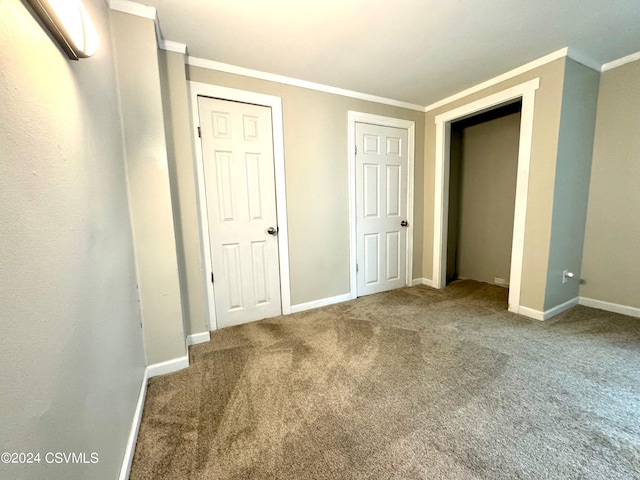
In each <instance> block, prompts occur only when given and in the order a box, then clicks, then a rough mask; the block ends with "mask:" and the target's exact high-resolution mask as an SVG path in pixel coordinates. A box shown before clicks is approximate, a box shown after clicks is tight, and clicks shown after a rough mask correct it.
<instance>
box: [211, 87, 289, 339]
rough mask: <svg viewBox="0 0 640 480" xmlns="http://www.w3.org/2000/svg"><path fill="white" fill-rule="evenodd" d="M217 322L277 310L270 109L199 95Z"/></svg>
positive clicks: (241, 320) (245, 319)
mask: <svg viewBox="0 0 640 480" xmlns="http://www.w3.org/2000/svg"><path fill="white" fill-rule="evenodd" d="M198 109H199V115H200V126H201V134H202V152H203V161H204V174H205V175H204V176H205V190H206V197H207V218H208V221H209V234H210V243H211V245H210V247H211V259H212V265H213V273H214V275H215V282H214V297H215V305H216V319H217V325H218V327H219V328H220V327H226V326H231V325H237V324H240V323H245V322H250V321H253V320H260V319H262V318H267V317H273V316H276V315H280V314H281V313H282V306H281V297H280V270H279V258H278V238H277V234H278V226H277V217H276V201H275V178H274V163H273V133H272V123H271V109H270V108H269V107H263V106H258V105H250V104H246V103H239V102H232V101H227V100H218V99H212V98H207V97H199V98H198Z"/></svg>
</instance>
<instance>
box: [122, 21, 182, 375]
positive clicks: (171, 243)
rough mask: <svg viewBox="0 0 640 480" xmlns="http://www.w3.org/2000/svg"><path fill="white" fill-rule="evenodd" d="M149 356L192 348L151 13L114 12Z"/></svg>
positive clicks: (150, 359) (155, 359)
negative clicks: (186, 332)
mask: <svg viewBox="0 0 640 480" xmlns="http://www.w3.org/2000/svg"><path fill="white" fill-rule="evenodd" d="M111 24H112V30H113V43H114V49H115V59H116V69H117V72H118V80H119V89H120V90H119V91H120V100H121V105H122V121H123V125H124V142H125V151H126V164H127V174H128V177H127V178H128V183H129V196H130V208H131V219H132V225H133V237H134V243H135V249H136V263H137V267H138V279H139V280H138V281H139V283H140V285H139V289H140V302H141V305H142V323H143V326H144V338H145V346H146V352H147V363H148V364H154V363H160V362H164V361H167V360H173V359H175V358H178V357H182V356H184V355H185V354H186V351H185V335H184V325H183V320H182V318H183V317H182V303H181V298H180V282H179V277H178V260H177V253H176V239H175V230H174V223H173V222H174V217H173V210H172V208H173V206H172V204H171V190H170V185H169V166H168V162H167V144H166V139H165V131H164V112H163V109H162V93H161V89H160V71H159V65H158V50H157V45H156V33H155V28H154V24H153V21H152V20H150V19H147V18H142V17H137V16H134V15H129V14H127V13H120V12H116V11H112V12H111Z"/></svg>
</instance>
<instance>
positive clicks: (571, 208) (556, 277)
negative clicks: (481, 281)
mask: <svg viewBox="0 0 640 480" xmlns="http://www.w3.org/2000/svg"><path fill="white" fill-rule="evenodd" d="M599 81H600V74H599V73H598V72H596V71H594V70H591V69H590V68H587V67H585V66H584V65H581V64H579V63H577V62H574V61H573V60H571V59H567V64H566V67H565V77H564V92H563V95H562V113H561V120H560V135H559V141H558V158H557V161H556V178H555V188H554V195H553V219H552V222H551V244H550V248H549V266H548V268H547V289H546V295H545V303H544V309H545V310H548V309H550V308H553V307H555V306H558V305H561V304H562V303H565V302H567V301H569V300H572V299H574V298H576V297H577V296H578V291H579V289H580V283H579V282H580V271H581V268H580V267H581V265H582V252H583V245H584V233H585V222H586V216H587V200H588V198H589V177H590V174H591V158H592V155H593V136H594V130H595V122H596V107H597V102H598V84H599ZM565 269H567V270H570V271H572V272H573V273H574V274H575V277H574V278H573V279H571V280H569V281H568V282H566V283H564V284H563V283H562V277H563V274H562V273H563V270H565Z"/></svg>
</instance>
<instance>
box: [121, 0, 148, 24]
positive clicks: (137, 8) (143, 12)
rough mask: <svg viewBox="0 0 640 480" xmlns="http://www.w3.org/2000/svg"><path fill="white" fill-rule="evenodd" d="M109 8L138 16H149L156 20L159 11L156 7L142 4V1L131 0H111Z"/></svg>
mask: <svg viewBox="0 0 640 480" xmlns="http://www.w3.org/2000/svg"><path fill="white" fill-rule="evenodd" d="M109 8H110V9H111V10H116V11H118V12H123V13H130V14H131V15H136V16H138V17H143V18H149V19H151V20H154V21H155V20H156V18H157V13H158V12H157V11H156V8H155V7H149V6H147V5H142V4H141V3H137V2H132V1H131V0H110V1H109Z"/></svg>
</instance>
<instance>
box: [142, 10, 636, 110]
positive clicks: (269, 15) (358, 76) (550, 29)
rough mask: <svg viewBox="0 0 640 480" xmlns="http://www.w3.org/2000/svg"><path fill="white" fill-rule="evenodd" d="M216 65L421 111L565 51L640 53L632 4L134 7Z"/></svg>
mask: <svg viewBox="0 0 640 480" xmlns="http://www.w3.org/2000/svg"><path fill="white" fill-rule="evenodd" d="M142 1H143V3H145V4H147V5H151V6H154V7H156V8H157V11H158V18H159V21H160V27H161V30H162V34H163V36H164V37H165V39H167V40H171V41H174V42H179V43H184V44H186V45H187V48H188V53H189V55H191V56H194V57H201V58H205V59H209V60H214V61H218V62H223V63H228V64H232V65H236V66H240V67H246V68H251V69H255V70H261V71H264V72H269V73H275V74H279V75H285V76H288V77H293V78H297V79H301V80H307V81H311V82H316V83H321V84H325V85H330V86H333V87H339V88H344V89H348V90H354V91H357V92H361V93H367V94H372V95H378V96H382V97H387V98H392V99H396V100H401V101H405V102H410V103H414V104H419V105H429V104H431V103H433V102H435V101H437V100H440V99H442V98H445V97H447V96H449V95H452V94H454V93H457V92H459V91H461V90H464V89H466V88H468V87H471V86H473V85H476V84H478V83H480V82H482V81H485V80H488V79H490V78H492V77H494V76H496V75H499V74H501V73H504V72H506V71H509V70H511V69H513V68H516V67H518V66H520V65H523V64H525V63H528V62H529V61H532V60H535V59H537V58H539V57H542V56H544V55H546V54H549V53H551V52H554V51H556V50H559V49H561V48H564V47H569V48H570V51H572V52H576V55H579V56H582V57H584V58H586V59H588V60H590V61H591V62H592V63H594V64H596V65H602V64H604V63H607V62H610V61H612V60H616V59H618V58H621V57H624V56H626V55H629V54H632V53H635V52H638V51H640V0H475V1H474V0H182V1H176V0H142Z"/></svg>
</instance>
